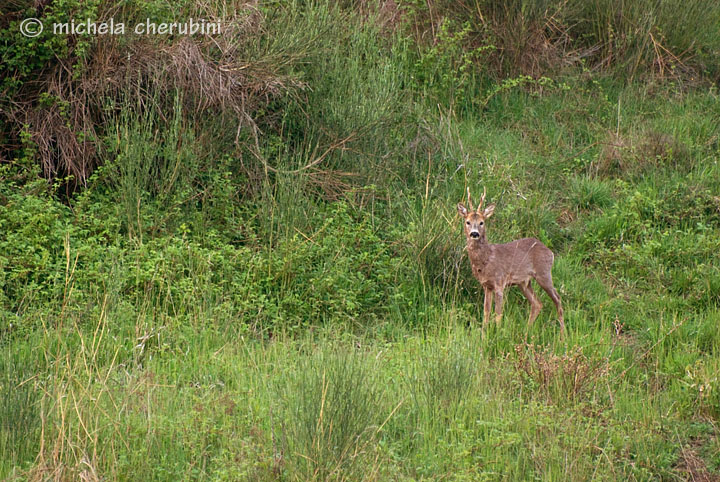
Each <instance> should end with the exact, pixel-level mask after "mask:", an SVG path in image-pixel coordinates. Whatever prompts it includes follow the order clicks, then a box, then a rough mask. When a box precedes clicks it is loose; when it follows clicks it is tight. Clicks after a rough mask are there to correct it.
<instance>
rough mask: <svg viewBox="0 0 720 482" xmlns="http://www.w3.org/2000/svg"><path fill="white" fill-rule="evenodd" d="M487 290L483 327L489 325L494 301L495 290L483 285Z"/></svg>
mask: <svg viewBox="0 0 720 482" xmlns="http://www.w3.org/2000/svg"><path fill="white" fill-rule="evenodd" d="M483 289H484V290H485V305H484V306H483V328H484V327H485V326H487V324H488V321H490V311H491V310H492V302H493V290H491V289H490V288H487V287H483Z"/></svg>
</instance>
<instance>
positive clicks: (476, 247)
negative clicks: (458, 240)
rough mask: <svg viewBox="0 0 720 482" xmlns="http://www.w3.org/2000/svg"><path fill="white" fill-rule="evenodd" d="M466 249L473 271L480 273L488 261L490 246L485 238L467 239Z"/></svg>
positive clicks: (490, 251)
mask: <svg viewBox="0 0 720 482" xmlns="http://www.w3.org/2000/svg"><path fill="white" fill-rule="evenodd" d="M467 249H468V256H469V257H470V264H471V265H472V267H473V271H476V272H482V271H483V269H484V268H485V266H486V265H487V264H488V262H489V261H490V255H491V254H492V245H491V244H489V243H488V242H487V239H486V238H485V236H483V237H481V238H478V239H472V238H468V240H467Z"/></svg>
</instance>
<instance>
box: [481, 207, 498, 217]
mask: <svg viewBox="0 0 720 482" xmlns="http://www.w3.org/2000/svg"><path fill="white" fill-rule="evenodd" d="M494 212H495V205H494V204H491V205H489V206H488V207H486V208H485V212H484V213H483V216H485V219H487V218H489V217H490V216H492V215H493V213H494Z"/></svg>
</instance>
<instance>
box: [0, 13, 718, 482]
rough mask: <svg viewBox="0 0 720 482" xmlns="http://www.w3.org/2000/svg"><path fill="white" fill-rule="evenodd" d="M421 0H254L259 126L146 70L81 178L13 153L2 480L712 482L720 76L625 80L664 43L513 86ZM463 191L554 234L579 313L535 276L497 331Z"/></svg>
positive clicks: (0, 370) (3, 336) (503, 222)
mask: <svg viewBox="0 0 720 482" xmlns="http://www.w3.org/2000/svg"><path fill="white" fill-rule="evenodd" d="M691 3H692V2H691ZM479 4H480V6H483V5H484V4H482V2H480V3H479ZM512 5H515V6H516V7H517V5H516V4H514V3H513V4H512ZM518 5H519V4H518ZM595 5H598V4H597V2H596V3H595ZM410 7H412V8H414V9H416V10H413V12H415V13H414V14H413V15H417V17H412V18H413V19H414V20H413V21H412V22H411V21H410V20H411V19H408V20H407V21H408V22H409V24H407V25H405V24H400V25H398V26H397V28H396V29H392V28H390V27H388V28H386V29H383V28H380V27H376V26H375V25H376V24H377V23H378V22H372V21H367V18H366V17H365V16H364V15H365V14H367V12H364V13H363V14H360V13H358V12H357V11H356V10H354V9H352V8H349V7H347V6H340V7H336V8H331V7H328V6H327V5H324V4H319V5H315V4H313V5H310V6H305V5H300V4H295V3H292V4H287V5H275V4H272V5H266V6H263V8H262V9H260V10H258V12H257V13H258V15H261V16H264V17H263V18H265V19H272V20H273V22H271V23H268V24H262V25H263V28H259V29H258V30H257V31H254V30H253V31H252V34H253V35H256V37H249V38H248V39H246V40H243V42H246V43H247V45H245V44H243V45H242V48H243V49H246V51H247V52H248V56H249V58H252V59H256V61H257V62H258V64H254V65H253V68H254V69H258V70H257V71H254V72H255V74H257V72H259V71H262V72H265V70H262V69H260V68H259V67H258V65H260V66H261V67H262V66H263V65H267V66H276V67H278V69H279V70H273V69H270V70H268V72H270V71H272V72H279V71H282V72H284V74H283V77H282V79H283V82H287V83H286V84H282V86H281V87H278V89H279V90H280V91H281V92H282V94H278V95H277V96H270V97H269V98H268V99H267V102H266V103H265V104H262V105H260V104H258V105H255V106H254V107H253V109H257V110H252V109H251V108H250V107H248V109H249V110H248V111H247V112H246V113H252V115H253V121H254V122H255V123H256V127H257V129H258V130H257V131H256V130H254V129H253V128H252V126H249V125H245V126H244V128H242V129H240V130H239V131H238V130H237V125H235V124H234V125H232V126H231V127H228V125H229V124H228V118H229V117H228V113H227V112H225V113H220V114H219V113H218V112H215V111H208V112H206V113H202V112H200V111H196V110H195V109H194V104H193V103H192V99H191V97H192V96H191V95H190V94H191V93H192V90H191V89H190V88H189V87H188V88H186V90H187V91H184V90H183V87H182V86H173V87H172V88H169V87H168V86H162V88H160V87H158V88H157V89H155V90H153V87H152V85H149V86H147V89H148V92H146V93H143V95H147V97H143V99H145V98H151V99H153V101H152V103H151V104H149V105H152V107H146V106H145V105H144V104H143V103H142V102H140V103H138V104H137V105H136V104H135V103H128V102H127V99H128V98H132V97H129V96H128V95H127V94H128V93H127V92H125V93H124V95H123V96H120V97H119V98H117V99H114V102H115V103H113V102H109V101H108V105H113V106H115V107H113V108H110V107H108V113H107V117H106V118H104V122H106V123H105V124H102V125H98V126H96V128H97V132H98V135H99V136H100V145H101V146H102V150H101V151H100V152H101V156H102V157H103V161H104V162H103V165H102V167H100V168H99V169H97V170H95V171H94V173H93V175H92V177H90V178H89V179H88V182H87V186H86V187H85V188H84V189H82V190H81V191H79V192H76V193H74V194H73V195H71V196H65V195H63V190H62V186H63V185H62V182H61V181H57V182H56V183H55V184H54V185H51V186H48V184H47V183H46V182H45V181H44V180H39V181H37V180H33V177H34V176H35V175H36V174H37V173H36V172H35V171H28V170H27V165H28V159H31V160H32V159H34V157H33V152H34V151H33V150H32V143H28V145H26V146H25V147H23V150H22V152H21V153H19V154H18V156H20V155H22V156H24V157H22V158H20V157H19V158H18V159H14V160H13V161H14V162H13V163H8V164H4V165H3V166H1V167H2V170H0V233H2V236H0V288H1V290H0V347H1V351H0V353H1V354H0V478H2V479H9V480H27V479H30V480H38V479H43V480H45V479H49V478H52V479H57V480H77V479H80V478H83V479H87V480H100V479H107V480H187V479H193V480H195V479H199V480H445V479H452V480H473V481H474V480H531V479H538V480H623V481H624V480H657V479H662V480H686V479H690V478H692V477H696V478H701V477H705V476H717V475H718V472H719V471H720V442H719V439H718V436H719V433H718V429H717V425H718V421H719V420H720V381H718V375H717V373H718V368H720V332H719V331H718V329H717V328H718V321H719V320H720V302H719V301H720V258H718V255H717V253H718V252H720V198H718V193H720V167H719V166H718V160H719V159H720V147H719V146H720V144H719V143H718V138H719V136H720V128H719V127H718V126H719V125H720V122H718V120H720V109H719V108H718V106H719V105H720V103H719V102H718V100H719V99H718V94H717V90H716V89H715V88H714V87H708V86H706V85H705V84H703V83H702V82H700V83H699V84H697V85H694V84H693V85H688V84H685V83H683V82H668V81H666V80H667V79H663V78H659V77H655V78H650V79H645V81H644V82H642V83H641V82H639V81H638V80H637V79H635V80H634V81H629V79H628V78H625V77H623V76H622V75H620V74H619V73H618V72H621V71H622V72H624V71H625V70H624V69H626V68H629V66H630V67H631V66H632V65H631V64H632V62H633V61H636V60H637V59H638V58H641V57H642V56H643V55H646V53H647V52H645V53H643V52H644V51H641V50H633V51H632V52H631V53H632V55H630V54H628V56H627V57H623V62H619V63H618V65H617V67H618V70H617V71H613V72H608V71H603V72H591V71H590V70H588V69H584V70H580V71H577V70H573V69H569V70H563V71H562V72H561V73H558V74H557V75H553V79H552V80H537V79H536V80H528V79H526V78H524V77H514V76H512V75H511V76H509V77H506V78H503V79H496V78H495V74H496V73H493V72H490V71H489V70H488V69H489V67H487V66H485V65H484V64H483V63H482V62H481V61H482V59H484V58H485V57H483V56H482V55H485V54H480V53H478V52H475V53H473V52H469V51H468V50H467V49H469V48H470V47H471V46H472V45H466V44H465V42H469V43H470V44H472V42H473V41H475V40H477V39H476V38H475V37H473V34H472V29H471V30H467V31H465V33H462V32H463V30H461V31H460V33H458V32H454V31H445V32H444V33H442V34H437V39H439V41H440V42H441V44H440V45H437V46H435V47H433V46H432V45H427V44H426V43H424V41H423V39H418V38H416V37H417V34H418V33H419V32H418V31H417V30H413V28H420V27H419V26H422V25H423V24H422V22H421V20H422V18H421V17H422V16H423V15H429V12H428V11H427V10H424V9H425V6H419V5H416V4H415V3H413V4H412V5H409V6H408V7H407V8H410ZM207 8H212V6H208V7H207ZM448 8H451V7H448ZM508 8H509V7H508ZM574 8H575V7H574ZM588 8H590V7H588ZM496 13H497V12H496ZM506 13H507V12H506ZM631 13H632V12H631ZM691 13H692V12H691ZM530 14H532V15H536V16H537V15H540V16H542V15H541V14H542V12H534V13H533V12H529V13H528V15H530ZM688 15H689V14H688ZM258 18H260V17H258ZM598 18H600V17H598ZM598 18H594V17H593V18H591V20H593V19H594V20H596V21H599V20H598ZM603 18H604V17H603ZM288 19H292V20H293V22H295V23H293V24H292V25H293V26H292V28H288V29H287V31H280V29H279V25H281V24H282V21H285V20H288ZM626 20H627V19H625V20H623V21H626ZM257 21H258V22H261V21H262V20H257ZM618 21H619V20H618ZM663 21H665V20H663ZM413 22H416V23H413ZM418 22H419V23H418ZM660 23H662V22H660ZM660 23H658V25H659V24H660ZM598 25H599V24H596V25H595V26H596V27H597V26H598ZM663 25H664V24H663ZM699 25H700V26H703V25H705V27H703V28H705V29H706V30H707V29H709V28H710V27H707V25H706V24H705V23H703V22H700V24H699ZM340 27H343V28H340ZM586 27H587V25H586ZM583 28H585V27H583ZM588 28H589V27H588ZM624 28H629V27H627V26H625V27H624ZM624 31H627V30H624ZM602 34H603V32H597V33H596V35H602ZM458 36H459V37H458ZM278 39H283V42H280V40H278ZM473 39H475V40H473ZM285 40H288V42H285ZM290 40H292V42H290ZM625 40H627V38H626V39H625ZM668 40H670V39H668ZM442 42H444V43H442ZM673 42H675V43H676V44H677V45H682V42H680V40H673ZM474 47H477V46H474ZM238 48H240V47H238ZM638 48H640V46H638ZM241 50H242V49H241ZM631 50H632V49H631ZM243 51H244V50H243ZM483 52H484V51H483ZM633 52H634V53H633ZM250 54H252V55H250ZM208 55H210V54H208ZM508 55H509V54H508ZM633 55H637V56H640V57H633ZM633 59H635V60H633ZM261 60H262V62H267V64H263V63H262V62H261ZM506 60H507V59H506ZM268 69H269V67H268ZM468 69H469V70H468ZM255 74H252V75H255ZM421 74H422V75H421ZM248 75H251V74H248ZM268 75H269V74H268ZM249 78H250V77H249ZM288 79H293V81H297V82H299V83H298V84H293V88H290V87H288V86H289V85H290V84H291V82H290V81H289V80H288ZM278 85H280V84H278ZM456 88H457V90H455V89H456ZM283 89H285V90H283ZM133 92H134V91H133ZM189 93H190V94H189ZM230 117H231V116H230ZM256 136H257V137H256ZM467 187H470V188H471V190H472V192H473V195H474V196H475V197H476V198H477V197H478V196H479V195H480V192H481V191H482V190H483V187H484V188H485V189H486V190H487V197H488V202H494V203H496V205H497V208H496V211H495V215H494V216H493V218H492V220H491V222H490V224H489V226H488V236H489V239H490V241H491V242H507V241H510V240H512V239H516V238H519V237H526V236H535V237H538V238H539V239H541V240H542V241H543V242H544V243H545V244H547V245H548V246H549V247H550V248H551V249H552V250H553V251H554V252H555V255H556V257H555V265H554V270H553V277H554V282H555V286H556V287H557V289H558V291H559V293H560V295H561V297H562V300H563V305H564V309H565V320H566V324H567V328H568V333H567V336H566V337H562V336H561V335H560V332H559V326H558V323H557V318H556V313H555V310H554V307H553V304H552V302H551V301H550V300H549V299H548V298H547V297H546V296H545V294H541V301H542V302H543V304H544V309H543V311H542V312H541V314H540V316H539V317H538V319H537V321H536V322H535V324H534V325H533V326H531V327H528V326H527V322H526V320H527V317H528V311H529V306H528V303H527V301H526V300H525V299H524V298H523V296H522V295H521V293H520V292H519V290H517V289H516V288H512V289H510V290H509V291H508V292H507V296H506V304H505V314H504V318H503V321H502V323H501V324H500V325H495V324H491V325H490V326H488V327H487V329H486V330H485V331H484V332H483V330H482V329H481V326H480V321H481V320H482V290H481V289H480V286H479V284H478V283H477V281H476V280H475V279H474V278H473V277H472V275H471V272H470V267H469V262H468V259H467V254H466V252H465V251H464V239H463V236H462V230H461V226H460V222H459V220H458V219H457V216H456V207H455V206H456V204H457V202H459V201H461V200H462V199H463V197H464V195H465V192H466V188H467Z"/></svg>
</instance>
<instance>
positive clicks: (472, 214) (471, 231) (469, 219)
mask: <svg viewBox="0 0 720 482" xmlns="http://www.w3.org/2000/svg"><path fill="white" fill-rule="evenodd" d="M484 202H485V190H483V195H482V197H481V198H480V204H478V207H477V209H474V208H473V207H472V201H470V188H468V207H467V208H466V207H465V205H464V204H463V203H458V205H457V208H458V212H459V213H460V216H462V218H463V226H464V227H465V236H466V237H467V238H468V240H476V239H478V240H479V239H485V222H486V221H487V219H488V218H489V217H490V216H492V214H493V212H494V211H495V205H494V204H490V205H489V206H488V207H486V208H485V209H484V210H483V208H482V206H483V203H484Z"/></svg>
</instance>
